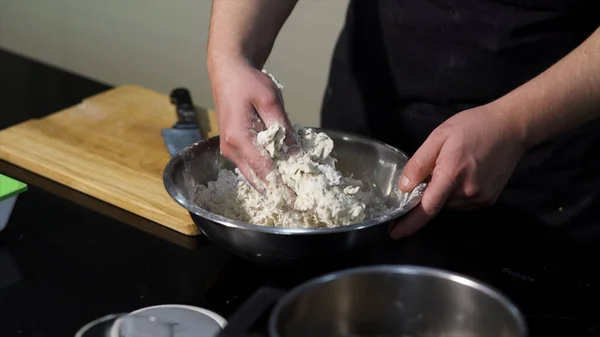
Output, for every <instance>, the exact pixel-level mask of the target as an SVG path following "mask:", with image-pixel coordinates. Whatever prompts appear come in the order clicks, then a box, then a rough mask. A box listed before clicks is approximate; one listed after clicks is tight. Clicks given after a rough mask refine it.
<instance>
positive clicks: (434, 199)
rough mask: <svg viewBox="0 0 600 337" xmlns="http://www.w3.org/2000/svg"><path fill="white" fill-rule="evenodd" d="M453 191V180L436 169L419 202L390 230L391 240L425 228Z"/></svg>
mask: <svg viewBox="0 0 600 337" xmlns="http://www.w3.org/2000/svg"><path fill="white" fill-rule="evenodd" d="M453 189H454V180H453V179H451V178H450V177H449V176H448V175H445V174H444V173H443V172H441V171H440V170H439V169H437V168H436V170H435V171H434V174H433V177H432V179H431V183H430V184H429V186H428V187H427V189H425V192H424V193H423V198H422V199H421V202H420V203H419V205H417V207H415V208H414V209H413V210H412V211H411V212H410V213H408V214H407V215H406V217H405V218H404V219H402V220H400V221H399V222H398V224H397V225H396V227H395V228H394V229H393V230H392V233H391V236H392V238H393V239H400V238H403V237H407V236H410V235H412V234H414V233H415V232H416V231H418V230H419V229H421V228H422V227H423V226H425V224H427V222H429V221H430V220H431V219H433V218H434V217H435V216H436V215H437V214H438V213H439V212H440V210H441V209H442V207H443V206H444V203H445V202H446V200H447V199H448V197H449V196H450V194H451V193H452V191H453Z"/></svg>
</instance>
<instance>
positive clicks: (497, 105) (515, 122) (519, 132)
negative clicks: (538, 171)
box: [488, 98, 537, 151]
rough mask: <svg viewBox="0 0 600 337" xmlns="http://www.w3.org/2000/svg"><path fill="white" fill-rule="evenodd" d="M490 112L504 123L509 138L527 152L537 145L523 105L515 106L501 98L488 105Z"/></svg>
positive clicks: (513, 103)
mask: <svg viewBox="0 0 600 337" xmlns="http://www.w3.org/2000/svg"><path fill="white" fill-rule="evenodd" d="M488 105H489V107H490V111H492V113H493V114H494V115H495V117H496V118H497V120H498V121H499V122H500V123H502V125H503V126H504V129H505V130H506V133H507V136H508V137H509V138H510V139H511V140H512V141H514V142H516V143H518V144H519V146H520V147H521V148H522V149H523V150H524V151H527V150H529V149H530V148H532V147H534V146H535V145H536V144H537V141H536V140H535V137H534V135H533V134H532V133H531V131H530V130H531V128H530V124H531V122H530V121H528V120H527V114H526V113H523V111H524V110H525V109H523V106H524V105H523V104H515V102H512V101H510V100H508V99H506V98H501V99H499V100H497V101H493V102H491V103H489V104H488Z"/></svg>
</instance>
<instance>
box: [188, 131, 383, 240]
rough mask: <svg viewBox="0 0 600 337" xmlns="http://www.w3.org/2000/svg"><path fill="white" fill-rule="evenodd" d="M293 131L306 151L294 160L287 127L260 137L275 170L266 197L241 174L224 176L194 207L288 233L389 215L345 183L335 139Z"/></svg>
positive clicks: (201, 191)
mask: <svg viewBox="0 0 600 337" xmlns="http://www.w3.org/2000/svg"><path fill="white" fill-rule="evenodd" d="M294 131H295V132H296V134H297V136H298V139H299V141H300V144H301V147H302V151H301V153H299V154H296V155H288V153H287V148H286V146H285V144H284V142H283V140H284V136H285V128H284V127H283V126H281V125H273V126H271V127H270V128H268V129H267V130H265V131H262V132H259V133H258V134H257V137H256V143H257V146H258V147H259V148H261V149H263V150H264V151H265V153H266V154H268V156H270V157H271V158H272V159H273V163H274V165H275V171H274V172H272V173H271V174H270V175H269V176H268V177H267V181H268V182H267V184H265V186H263V188H264V190H265V192H266V193H264V195H263V194H260V193H259V192H257V191H256V190H255V189H254V188H253V187H252V186H251V185H250V184H249V183H248V181H247V180H246V178H244V177H243V176H242V175H241V174H240V172H239V170H237V169H236V170H235V171H231V170H220V171H219V173H218V178H217V180H216V181H213V182H209V183H208V184H207V185H206V186H204V185H199V186H197V189H196V196H197V197H196V203H197V204H198V205H199V206H201V207H203V208H204V209H206V210H208V211H209V212H212V213H216V214H219V215H222V216H225V217H227V218H230V219H235V220H240V221H244V222H248V223H252V224H256V225H264V226H275V227H288V228H289V227H294V228H321V227H338V226H343V225H349V224H354V223H359V222H362V221H363V220H364V219H365V218H366V217H367V216H369V217H372V216H378V215H380V214H381V213H382V212H385V211H386V209H385V207H384V206H382V205H383V203H382V202H380V200H377V198H374V196H373V195H372V194H371V193H368V192H367V191H363V190H361V186H362V183H361V182H359V181H356V180H354V179H351V178H350V177H343V176H342V174H341V173H340V172H339V171H338V170H337V169H336V168H335V159H334V158H333V157H332V156H331V153H332V151H333V141H332V140H331V138H329V137H328V136H327V135H326V134H324V133H318V132H315V131H314V130H313V129H310V128H303V127H298V126H296V127H294ZM286 187H288V188H289V189H291V191H293V192H294V194H295V199H293V197H292V198H290V196H293V194H291V193H286V192H289V189H286ZM369 205H370V206H371V207H369V209H368V210H367V206H369Z"/></svg>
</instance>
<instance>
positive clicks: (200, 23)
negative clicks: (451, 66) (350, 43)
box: [0, 0, 348, 126]
mask: <svg viewBox="0 0 600 337" xmlns="http://www.w3.org/2000/svg"><path fill="white" fill-rule="evenodd" d="M230 1H243V0H230ZM273 1H277V0H273ZM347 4H348V3H347V0H300V2H299V4H298V6H297V8H296V10H295V11H294V13H293V14H292V16H291V18H290V19H289V20H288V22H287V23H286V25H285V26H284V28H283V30H282V32H281V34H280V35H279V39H278V40H277V42H276V45H275V49H274V51H273V54H272V56H271V58H270V59H269V62H268V63H267V66H266V67H267V69H268V70H269V71H270V72H271V73H273V74H274V75H275V76H276V77H277V78H278V79H279V81H280V82H282V84H283V85H284V86H285V89H284V94H285V100H286V106H287V108H288V110H289V111H290V115H291V118H292V120H293V121H294V122H295V123H301V124H305V125H312V126H318V123H319V109H320V105H321V99H322V95H323V90H324V87H325V82H326V79H327V72H328V69H329V61H330V58H331V53H332V50H333V46H334V43H335V40H336V38H337V35H338V33H339V30H340V28H341V26H342V23H343V20H344V16H345V12H346V7H347ZM210 6H211V2H210V1H209V0H0V46H1V47H3V48H6V49H9V50H13V51H16V52H18V53H21V54H24V55H26V56H29V57H32V58H35V59H38V60H42V61H44V62H47V63H50V64H52V65H55V66H59V67H63V68H66V69H69V70H71V71H74V72H76V73H79V74H83V75H86V76H90V77H92V78H96V79H99V80H101V81H104V82H106V83H109V84H113V85H119V84H140V85H142V86H145V87H148V88H151V89H154V90H158V91H161V92H164V93H168V92H169V91H170V90H171V89H172V88H173V87H175V86H185V87H188V88H189V89H190V90H191V91H192V95H193V97H194V100H195V101H196V103H197V104H198V105H203V106H205V107H213V101H212V96H211V92H210V85H209V82H208V77H207V72H206V57H205V50H206V34H207V30H208V19H209V15H210ZM0 66H1V65H0Z"/></svg>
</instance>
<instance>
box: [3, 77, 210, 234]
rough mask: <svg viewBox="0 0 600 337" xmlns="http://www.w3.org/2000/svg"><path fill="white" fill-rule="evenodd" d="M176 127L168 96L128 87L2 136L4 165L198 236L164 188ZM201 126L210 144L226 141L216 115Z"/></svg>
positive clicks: (204, 116) (204, 117)
mask: <svg viewBox="0 0 600 337" xmlns="http://www.w3.org/2000/svg"><path fill="white" fill-rule="evenodd" d="M199 110H201V109H199ZM175 119H176V114H175V109H174V106H173V105H171V103H170V100H169V97H168V96H167V95H164V94H161V93H158V92H154V91H152V90H149V89H145V88H142V87H139V86H131V85H128V86H121V87H117V88H115V89H112V90H109V91H106V92H104V93H101V94H98V95H96V96H92V97H90V98H87V99H85V100H83V101H82V102H81V103H80V104H78V105H76V106H73V107H70V108H68V109H65V110H62V111H59V112H56V113H54V114H52V115H49V116H47V117H45V118H42V119H33V120H29V121H26V122H24V123H21V124H18V125H15V126H13V127H10V128H8V129H5V130H3V131H0V159H2V160H5V161H7V162H9V163H11V164H13V165H16V166H19V167H21V168H24V169H26V170H29V171H32V172H34V173H36V174H38V175H40V176H42V177H45V178H47V179H50V180H52V181H55V182H58V183H60V184H63V185H66V186H69V187H70V188H72V189H75V190H77V191H79V192H82V193H84V194H87V195H89V196H92V197H94V198H97V199H100V200H102V201H104V202H106V203H109V204H112V205H114V206H116V207H119V208H122V209H124V210H127V211H129V212H131V213H134V214H136V215H139V216H141V217H143V218H146V219H148V220H151V221H153V222H156V223H158V224H161V225H163V226H165V227H168V228H171V229H173V230H175V231H177V232H180V233H182V234H185V235H189V236H195V235H198V234H199V231H198V229H197V228H196V227H195V226H194V224H193V222H192V220H191V218H190V216H189V214H188V213H187V211H186V210H185V209H184V208H182V207H181V206H179V205H178V204H177V203H175V201H173V200H172V199H171V197H170V196H169V195H168V194H167V192H166V191H165V188H164V186H163V181H162V173H163V169H164V168H165V165H166V164H167V162H168V161H169V158H170V156H169V153H168V152H167V149H166V147H165V145H164V142H163V139H162V137H161V133H160V130H161V129H162V128H169V127H171V126H172V124H173V123H174V122H175ZM199 123H200V125H201V128H202V129H203V130H202V134H203V135H204V137H206V136H209V137H210V136H214V135H216V134H218V127H217V122H216V116H215V114H214V112H213V111H199Z"/></svg>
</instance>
